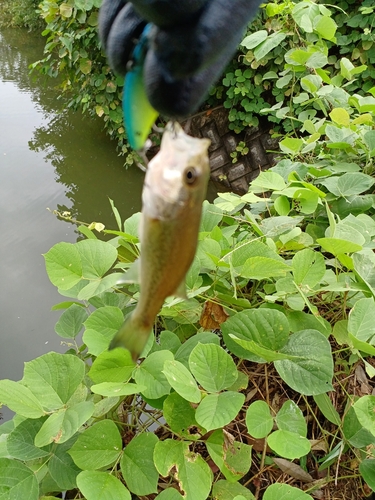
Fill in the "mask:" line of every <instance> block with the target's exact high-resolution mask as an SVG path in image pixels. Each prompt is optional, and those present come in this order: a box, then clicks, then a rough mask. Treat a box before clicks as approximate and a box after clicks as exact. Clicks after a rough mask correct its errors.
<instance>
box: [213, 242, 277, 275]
mask: <svg viewBox="0 0 375 500" xmlns="http://www.w3.org/2000/svg"><path fill="white" fill-rule="evenodd" d="M229 257H230V258H231V260H232V265H233V267H235V268H236V271H237V272H238V273H239V274H241V266H243V265H244V264H245V262H246V261H247V260H248V259H249V258H250V257H268V258H269V259H272V260H277V261H279V262H281V263H284V259H283V258H282V257H280V255H279V254H278V253H277V252H275V250H272V249H271V248H270V247H269V246H268V245H266V244H265V243H262V242H261V241H258V240H246V241H245V242H242V241H241V242H240V243H239V244H238V245H236V247H235V248H234V250H232V251H231V252H229V253H228V254H226V255H225V256H224V257H223V258H222V260H225V261H229V260H230V259H229Z"/></svg>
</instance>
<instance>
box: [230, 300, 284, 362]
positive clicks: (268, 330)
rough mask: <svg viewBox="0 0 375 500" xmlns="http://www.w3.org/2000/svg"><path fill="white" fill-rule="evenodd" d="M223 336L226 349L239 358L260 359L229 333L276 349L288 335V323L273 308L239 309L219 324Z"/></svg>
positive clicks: (281, 345) (282, 344) (282, 315)
mask: <svg viewBox="0 0 375 500" xmlns="http://www.w3.org/2000/svg"><path fill="white" fill-rule="evenodd" d="M221 329H222V333H223V338H224V342H225V344H226V346H227V347H228V349H229V350H230V351H231V352H232V353H233V354H235V355H236V356H238V357H239V358H244V359H250V360H257V361H258V362H259V361H261V358H259V357H256V356H255V355H251V354H249V351H247V350H246V349H244V348H243V347H240V346H239V345H238V344H237V343H236V342H235V341H234V340H233V339H232V338H231V337H230V336H229V335H230V334H232V335H235V336H236V337H237V338H239V339H242V340H253V341H254V342H256V343H257V344H259V345H260V346H262V347H265V348H267V349H270V350H274V351H278V350H279V349H280V348H281V347H283V346H284V345H285V343H286V342H287V339H288V336H289V323H288V320H287V318H286V316H285V315H284V314H283V313H281V312H280V311H276V310H275V309H268V308H261V309H250V310H245V311H241V312H239V313H237V314H235V315H234V316H231V317H230V318H228V319H227V321H226V322H225V323H223V324H222V325H221Z"/></svg>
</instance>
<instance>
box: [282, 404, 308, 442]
mask: <svg viewBox="0 0 375 500" xmlns="http://www.w3.org/2000/svg"><path fill="white" fill-rule="evenodd" d="M275 420H276V424H277V427H278V428H279V429H280V430H283V431H290V432H294V433H296V434H298V435H299V436H302V437H306V435H307V424H306V421H305V418H304V416H303V413H302V411H301V410H300V409H299V407H298V406H297V405H296V403H294V401H291V400H290V399H289V400H288V401H285V403H284V404H283V406H282V407H281V408H280V410H279V411H278V412H277V415H276V419H275Z"/></svg>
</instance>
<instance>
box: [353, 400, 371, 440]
mask: <svg viewBox="0 0 375 500" xmlns="http://www.w3.org/2000/svg"><path fill="white" fill-rule="evenodd" d="M353 409H354V411H355V414H356V416H357V418H358V421H359V423H360V424H362V425H363V427H364V428H365V429H367V430H368V431H370V432H371V434H373V435H374V436H375V396H362V397H361V398H359V399H358V400H357V401H356V402H355V403H354V405H353Z"/></svg>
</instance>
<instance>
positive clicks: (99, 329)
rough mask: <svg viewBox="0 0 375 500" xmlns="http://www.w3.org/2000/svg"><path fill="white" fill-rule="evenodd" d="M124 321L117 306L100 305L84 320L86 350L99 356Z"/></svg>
mask: <svg viewBox="0 0 375 500" xmlns="http://www.w3.org/2000/svg"><path fill="white" fill-rule="evenodd" d="M123 322H124V315H123V313H122V311H121V309H119V308H118V307H113V306H106V307H100V308H99V309H97V310H96V311H94V312H93V313H92V314H91V315H90V316H89V317H88V318H87V320H86V321H85V327H86V331H85V332H84V334H83V341H84V343H85V344H86V345H87V347H88V352H89V353H90V354H93V355H94V356H99V354H101V353H102V352H103V351H105V350H106V349H108V346H109V343H110V341H111V340H112V338H113V337H114V335H115V334H116V333H117V332H118V330H119V329H120V328H121V326H122V324H123Z"/></svg>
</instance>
